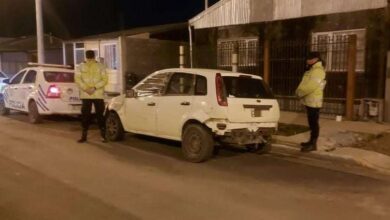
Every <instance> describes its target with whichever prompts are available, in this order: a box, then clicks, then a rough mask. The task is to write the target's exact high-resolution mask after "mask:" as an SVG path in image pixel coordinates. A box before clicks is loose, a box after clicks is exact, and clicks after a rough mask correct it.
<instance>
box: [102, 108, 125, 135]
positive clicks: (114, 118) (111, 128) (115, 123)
mask: <svg viewBox="0 0 390 220" xmlns="http://www.w3.org/2000/svg"><path fill="white" fill-rule="evenodd" d="M124 134H125V132H124V130H123V126H122V122H121V120H120V118H119V116H118V115H117V114H116V113H115V112H109V113H108V116H107V119H106V137H107V139H108V140H109V141H120V140H122V139H123V137H124Z"/></svg>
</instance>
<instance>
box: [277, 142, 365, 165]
mask: <svg viewBox="0 0 390 220" xmlns="http://www.w3.org/2000/svg"><path fill="white" fill-rule="evenodd" d="M272 148H273V149H277V150H279V151H282V152H284V153H288V154H292V155H295V156H299V157H303V158H305V157H306V158H315V159H321V160H331V161H340V162H347V163H350V164H354V165H360V163H359V162H358V161H357V160H355V158H354V157H352V156H347V155H335V154H332V153H328V152H321V151H313V152H309V153H302V152H301V151H300V149H299V148H297V147H292V146H288V145H287V144H286V143H276V144H273V145H272Z"/></svg>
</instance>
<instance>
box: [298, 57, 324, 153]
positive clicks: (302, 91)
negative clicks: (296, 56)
mask: <svg viewBox="0 0 390 220" xmlns="http://www.w3.org/2000/svg"><path fill="white" fill-rule="evenodd" d="M306 64H307V67H308V71H306V72H305V73H304V75H303V78H302V81H301V83H300V84H299V86H298V88H297V90H296V95H297V96H298V97H299V99H300V100H301V102H302V104H303V105H304V106H305V107H306V113H307V119H308V123H309V127H310V130H311V133H310V139H309V141H307V142H304V143H301V146H302V148H301V151H302V152H309V151H315V150H317V139H318V136H319V132H320V127H319V122H318V121H319V115H320V109H321V107H322V102H323V96H324V88H325V85H326V80H325V77H326V73H325V70H324V67H323V64H322V61H321V58H320V54H319V53H318V52H310V53H309V54H308V56H307V59H306Z"/></svg>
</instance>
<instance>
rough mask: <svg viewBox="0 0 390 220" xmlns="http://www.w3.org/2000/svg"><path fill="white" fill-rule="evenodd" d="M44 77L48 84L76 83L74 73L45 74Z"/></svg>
mask: <svg viewBox="0 0 390 220" xmlns="http://www.w3.org/2000/svg"><path fill="white" fill-rule="evenodd" d="M43 76H44V77H45V80H46V81H47V82H61V83H72V82H74V73H70V72H44V73H43Z"/></svg>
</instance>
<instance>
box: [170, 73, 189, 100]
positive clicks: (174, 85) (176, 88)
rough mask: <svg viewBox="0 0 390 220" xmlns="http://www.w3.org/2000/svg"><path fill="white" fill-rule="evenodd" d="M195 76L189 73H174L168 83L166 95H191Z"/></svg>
mask: <svg viewBox="0 0 390 220" xmlns="http://www.w3.org/2000/svg"><path fill="white" fill-rule="evenodd" d="M194 80H195V76H194V75H193V74H189V73H174V74H173V75H172V77H171V80H170V81H169V83H168V88H167V91H166V93H165V94H166V95H193V94H194V87H195V83H194Z"/></svg>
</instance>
